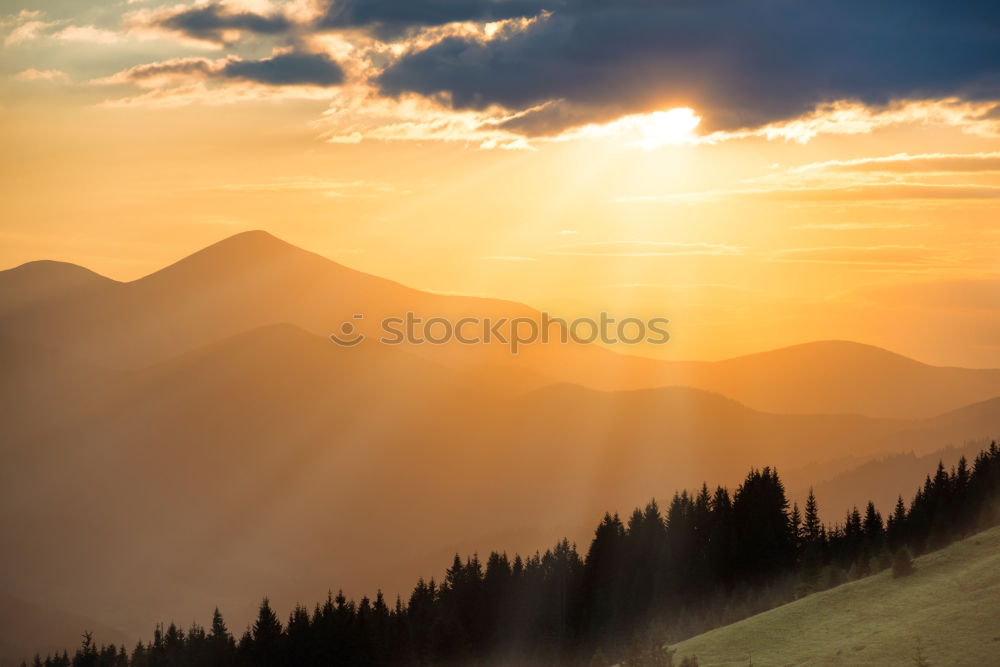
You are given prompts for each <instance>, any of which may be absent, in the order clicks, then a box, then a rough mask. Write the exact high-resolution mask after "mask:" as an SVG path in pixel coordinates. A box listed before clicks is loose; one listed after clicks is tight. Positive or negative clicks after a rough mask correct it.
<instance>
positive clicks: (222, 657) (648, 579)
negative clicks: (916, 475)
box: [25, 442, 1000, 667]
mask: <svg viewBox="0 0 1000 667" xmlns="http://www.w3.org/2000/svg"><path fill="white" fill-rule="evenodd" d="M997 523H1000V449H998V447H997V444H996V443H995V442H994V443H992V444H991V445H990V447H989V448H988V449H985V450H984V451H982V452H980V453H979V454H978V455H977V456H976V458H975V460H974V461H973V463H972V464H971V466H970V465H969V464H968V462H967V461H966V459H965V458H964V457H963V458H962V460H961V461H959V463H958V465H957V466H955V467H954V468H952V469H951V470H946V469H945V467H944V465H943V464H940V463H939V465H938V467H937V469H936V470H935V472H934V473H933V474H932V475H928V476H927V478H926V480H925V482H924V484H923V485H922V486H921V487H920V488H919V489H917V491H916V493H915V494H914V496H913V498H912V500H911V502H910V503H909V505H908V506H907V504H906V503H905V502H904V500H903V498H902V497H900V498H899V499H898V500H897V502H896V504H895V506H894V507H893V508H892V510H891V512H889V513H888V514H887V515H886V516H885V517H883V515H882V514H881V513H880V512H879V511H878V509H877V508H876V507H875V505H874V504H873V503H871V502H869V503H868V504H867V506H866V507H865V508H864V510H863V511H862V510H859V509H858V508H856V507H855V508H853V509H851V510H849V511H848V512H847V513H846V514H845V516H844V519H843V522H842V523H836V524H833V525H825V524H823V523H822V522H821V521H820V518H819V507H818V504H817V501H816V498H815V496H814V495H813V493H812V491H811V490H810V493H809V496H808V499H807V500H806V503H805V506H804V507H802V508H799V507H798V506H797V505H793V506H791V507H789V503H788V499H787V497H786V494H785V488H784V484H783V483H782V481H781V479H780V478H779V476H778V473H777V471H776V470H774V469H772V468H763V469H759V470H758V469H754V470H751V471H750V472H749V473H748V474H747V476H746V478H745V479H744V481H743V482H742V483H741V484H740V485H739V486H738V487H737V488H736V490H735V491H734V492H732V493H731V492H730V491H729V490H728V489H726V488H724V487H721V486H720V487H717V488H716V489H715V490H714V491H713V490H710V489H709V487H708V486H707V485H702V487H701V489H700V490H698V491H697V492H695V493H689V492H687V491H684V492H681V493H678V494H675V495H674V497H673V498H672V499H671V501H670V503H669V505H667V507H666V509H665V510H661V508H660V507H659V506H658V505H657V503H656V502H655V501H652V502H650V503H649V504H648V505H646V506H645V507H643V508H637V509H635V510H634V511H633V512H632V513H631V515H629V516H628V517H627V518H626V519H622V518H621V517H620V516H619V515H617V514H606V515H605V516H604V518H603V519H602V520H601V522H600V524H599V525H598V526H597V528H596V530H595V532H594V537H593V539H592V540H591V542H590V545H589V547H588V549H587V551H586V553H584V554H581V553H580V552H579V551H578V550H577V548H576V546H575V545H574V544H571V543H570V542H569V541H567V540H566V539H563V540H561V541H559V542H557V543H556V544H555V545H554V546H553V547H552V548H551V549H548V550H546V551H545V552H544V553H535V554H534V555H532V556H528V557H522V556H520V555H515V556H513V557H512V558H511V557H508V555H507V554H505V553H498V552H493V553H491V554H490V555H489V556H488V557H487V558H486V560H485V562H484V561H483V560H482V559H480V558H479V557H478V556H476V555H472V556H469V557H467V558H465V559H462V558H461V557H459V555H457V554H456V555H455V558H454V560H453V562H452V563H451V566H450V567H448V568H447V570H446V572H445V575H444V578H443V579H442V580H441V581H439V582H438V581H435V580H434V579H430V580H427V581H425V580H423V579H420V580H419V581H417V583H416V585H415V587H414V588H413V590H412V592H411V593H410V595H409V597H408V598H407V599H405V600H404V599H402V598H401V597H399V596H397V597H396V599H395V600H394V601H393V602H392V603H390V602H388V601H387V600H386V599H385V597H384V596H383V594H382V593H381V591H380V592H378V593H377V594H376V595H375V597H374V598H369V597H363V598H361V600H360V601H358V602H355V601H354V600H349V599H347V598H346V597H345V596H344V595H343V593H338V594H336V595H333V594H328V595H327V598H326V600H325V601H323V602H321V603H319V604H316V605H315V606H314V608H313V609H311V610H310V609H307V608H306V607H303V606H298V607H296V608H295V609H294V610H293V611H292V612H291V614H290V616H289V618H288V619H287V621H285V622H284V623H282V621H281V619H280V618H279V617H278V615H277V614H276V613H275V611H274V610H273V608H272V607H271V605H270V603H269V601H268V600H267V599H264V601H263V602H262V603H261V605H260V609H259V613H258V615H257V618H256V620H255V621H254V623H253V624H252V625H251V626H250V627H248V628H247V629H246V631H245V632H244V633H242V635H241V636H239V638H237V637H235V636H234V635H233V634H232V633H231V632H230V630H229V629H228V628H227V627H226V624H225V621H224V620H223V617H222V615H221V614H220V613H219V611H218V610H216V611H215V613H214V615H213V619H212V623H211V626H210V627H209V628H208V629H205V628H203V627H201V626H198V625H193V626H191V627H190V628H189V629H187V630H182V629H180V628H178V627H177V626H176V625H174V624H170V625H169V626H167V627H166V628H164V627H163V626H159V627H157V628H156V629H155V631H154V634H153V638H152V640H151V641H149V642H145V643H143V642H139V643H138V644H137V645H136V646H135V647H134V648H133V649H132V650H131V651H128V650H126V648H125V647H124V646H122V647H115V646H98V645H97V644H96V643H95V642H94V640H93V638H92V637H91V636H90V635H89V634H85V635H84V640H83V644H82V646H80V647H79V648H77V649H76V651H75V653H74V654H73V655H72V656H71V655H70V654H69V653H68V652H63V653H62V654H59V655H55V656H49V657H47V658H45V659H44V660H43V659H42V658H40V657H37V656H36V657H35V659H34V661H33V663H32V664H33V665H34V666H35V667H42V666H44V667H180V666H184V667H189V666H190V667H265V666H266V667H284V666H288V667H293V666H294V667H305V666H309V665H324V666H326V665H345V666H346V665H352V666H354V665H379V666H382V665H431V664H434V665H494V664H516V665H533V664H538V665H542V664H544V665H552V664H587V663H588V662H591V663H592V664H603V665H606V664H610V662H612V661H615V660H622V659H624V660H626V662H627V663H628V664H633V665H638V664H658V665H669V664H672V662H673V658H672V657H671V656H670V655H669V653H667V652H663V651H660V650H659V647H660V646H662V645H663V644H664V643H665V642H674V641H678V640H680V639H683V638H684V637H687V636H691V635H693V634H697V633H698V632H702V631H705V630H708V629H710V628H712V627H717V626H719V625H723V624H726V623H730V622H733V621H735V620H738V619H739V618H743V617H746V616H749V615H752V614H754V613H758V612H760V611H763V610H765V609H768V608H771V607H774V606H776V605H778V604H782V603H784V602H787V601H789V600H792V599H794V598H796V597H799V596H802V595H807V594H809V593H810V592H813V591H816V590H821V589H824V588H829V587H832V586H836V585H838V584H840V583H843V582H845V581H847V580H849V579H852V578H860V577H865V576H869V575H871V574H873V573H875V572H878V571H881V570H885V569H888V568H892V569H893V571H894V573H895V574H896V575H897V576H901V575H905V574H907V573H908V572H909V571H911V570H912V561H911V558H912V556H913V555H919V554H921V553H924V552H926V551H929V550H934V549H938V548H941V547H943V546H945V545H947V544H948V543H950V542H952V541H954V540H956V539H961V538H963V537H965V536H967V535H969V534H971V533H973V532H976V531H979V530H983V529H985V528H987V527H990V526H993V525H996V524H997ZM651 628H655V636H654V635H651V634H650V632H651ZM651 636H653V639H652V640H651V639H650V637H651ZM648 646H654V647H655V649H654V650H653V653H655V654H656V656H655V657H654V658H652V659H650V658H649V657H648V656H649V655H651V653H650V650H649V649H648V648H643V647H648ZM685 663H686V664H687V665H691V664H696V661H692V660H686V661H685ZM685 663H681V664H685ZM27 664H28V663H26V664H25V667H27Z"/></svg>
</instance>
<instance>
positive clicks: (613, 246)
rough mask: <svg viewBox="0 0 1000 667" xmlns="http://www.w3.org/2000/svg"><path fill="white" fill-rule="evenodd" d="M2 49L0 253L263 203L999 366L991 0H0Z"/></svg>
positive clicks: (705, 307) (223, 226)
mask: <svg viewBox="0 0 1000 667" xmlns="http://www.w3.org/2000/svg"><path fill="white" fill-rule="evenodd" d="M873 4H875V5H877V6H875V7H873V6H872V5H873ZM0 49H2V53H3V56H2V58H0V138H2V139H0V140H2V145H3V151H2V152H0V176H2V179H0V193H2V203H0V207H2V208H0V267H2V268H9V267H13V266H16V265H19V264H21V263H23V262H26V261H30V260H35V259H43V258H44V259H57V260H63V261H68V262H73V263H76V264H80V265H83V266H86V267H88V268H91V269H93V270H95V271H97V272H98V273H101V274H103V275H107V276H109V277H112V278H115V279H119V280H132V279H135V278H138V277H140V276H142V275H145V274H148V273H150V272H152V271H155V270H156V269H158V268H161V267H162V266H164V265H166V264H168V263H170V262H173V261H176V260H177V259H179V258H181V257H183V256H185V255H187V254H190V253H191V252H193V251H195V250H197V249H199V248H201V247H203V246H205V245H208V244H210V243H212V242H215V241H218V240H220V239H222V238H225V237H227V236H230V235H232V234H235V233H237V232H240V231H244V230H248V229H265V230H267V231H270V232H271V233H273V234H275V235H276V236H278V237H280V238H283V239H285V240H287V241H289V242H291V243H294V244H296V245H299V246H302V247H304V248H307V249H309V250H312V251H315V252H318V253H320V254H323V255H325V256H327V257H329V258H331V259H333V260H335V261H337V262H340V263H343V264H346V265H348V266H351V267H353V268H357V269H360V270H363V271H367V272H370V273H374V274H377V275H380V276H385V277H388V278H392V279H394V280H398V281H400V282H403V283H406V284H408V285H411V286H414V287H417V288H421V289H425V290H430V291H435V292H443V293H458V294H470V295H481V296H492V297H501V298H507V299H512V300H515V301H520V302H523V303H527V304H529V305H531V306H534V307H536V308H539V309H544V310H548V311H550V312H553V313H557V314H560V315H572V316H580V315H591V316H593V315H596V314H597V313H599V312H601V311H607V312H609V313H612V314H614V315H618V316H622V317H624V316H629V315H637V316H664V317H668V318H669V319H670V320H671V323H672V324H671V333H672V339H671V341H670V343H668V344H667V345H664V346H660V347H657V348H650V349H643V350H638V351H639V352H640V353H643V354H651V355H657V356H664V357H668V358H678V359H718V358H724V357H728V356H734V355H738V354H745V353H751V352H756V351H761V350H765V349H770V348H775V347H779V346H783V345H789V344H795V343H800V342H806V341H810V340H821V339H832V338H838V339H849V340H856V341H859V342H864V343H871V344H875V345H880V346H882V347H886V348H888V349H891V350H894V351H896V352H900V353H903V354H907V355H909V356H913V357H915V358H917V359H920V360H922V361H926V362H930V363H936V364H949V365H964V366H972V367H1000V269H998V268H997V267H998V259H1000V224H998V223H997V219H998V216H997V212H998V203H1000V6H998V5H997V4H996V3H993V2H978V1H969V2H963V3H946V2H943V1H942V0H905V1H904V0H887V1H886V2H882V3H864V2H860V1H858V0H836V1H834V0H816V1H813V2H802V1H794V0H769V1H767V2H762V1H759V0H754V1H751V0H714V1H712V2H705V1H698V2H695V1H693V0H670V1H667V0H618V1H616V2H610V1H604V0H408V2H405V3H404V2H393V1H391V0H335V1H334V2H332V3H331V2H328V1H326V0H291V1H287V2H279V1H277V0H228V1H225V2H221V1H217V0H209V1H204V0H202V1H197V2H194V3H190V2H186V3H185V2H182V3H176V4H175V3H162V2H160V1H158V0H128V1H108V2H93V1H90V0H45V1H37V2H17V1H11V0H2V1H0ZM631 351H636V350H631Z"/></svg>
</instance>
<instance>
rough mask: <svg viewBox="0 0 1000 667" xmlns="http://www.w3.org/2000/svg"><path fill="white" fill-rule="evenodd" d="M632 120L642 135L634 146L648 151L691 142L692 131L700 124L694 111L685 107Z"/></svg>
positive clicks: (656, 112)
mask: <svg viewBox="0 0 1000 667" xmlns="http://www.w3.org/2000/svg"><path fill="white" fill-rule="evenodd" d="M632 118H635V121H636V127H637V129H638V130H639V133H640V134H641V135H642V138H641V139H640V140H638V141H636V142H635V144H636V145H637V146H641V147H642V148H644V149H646V150H648V151H650V150H653V149H655V148H660V147H662V146H668V145H676V144H683V143H687V142H688V141H691V140H693V139H694V129H695V128H696V127H698V124H699V123H700V122H701V118H700V117H699V116H698V114H696V113H695V112H694V109H689V108H687V107H679V108H677V109H670V110H669V111H654V112H653V113H649V114H643V115H639V116H633V117H632Z"/></svg>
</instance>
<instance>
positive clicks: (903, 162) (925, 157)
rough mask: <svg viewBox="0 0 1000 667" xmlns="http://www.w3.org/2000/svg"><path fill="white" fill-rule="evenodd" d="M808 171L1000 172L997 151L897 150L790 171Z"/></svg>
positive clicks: (806, 166)
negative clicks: (914, 152) (936, 151)
mask: <svg viewBox="0 0 1000 667" xmlns="http://www.w3.org/2000/svg"><path fill="white" fill-rule="evenodd" d="M809 171H835V172H860V173H868V172H881V173H892V174H914V173H973V172H996V171H1000V153H997V152H988V153H925V154H920V155H908V154H906V153H899V154H897V155H889V156H885V157H870V158H858V159H855V160H830V161H827V162H814V163H812V164H807V165H803V166H801V167H796V168H795V169H793V170H792V172H800V173H801V172H809Z"/></svg>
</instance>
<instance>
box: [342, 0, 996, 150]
mask: <svg viewBox="0 0 1000 667" xmlns="http://www.w3.org/2000/svg"><path fill="white" fill-rule="evenodd" d="M397 5H398V7H397ZM338 8H339V9H338ZM536 8H537V9H538V12H540V11H541V10H542V9H545V10H550V11H551V12H552V14H551V16H549V17H548V18H544V19H541V20H539V21H537V22H536V23H534V24H533V25H532V26H531V27H529V28H528V29H527V30H525V31H523V32H518V33H514V34H510V35H507V36H505V38H503V39H496V40H492V41H489V42H486V43H483V42H480V41H475V40H466V39H459V38H451V39H446V40H444V41H442V42H439V43H437V44H435V45H433V46H431V47H429V48H427V49H425V50H423V51H419V52H416V53H413V54H411V55H408V56H406V57H404V58H402V59H401V60H400V61H398V62H396V63H395V64H393V65H392V66H390V67H389V68H388V69H387V70H386V71H385V72H384V73H383V74H382V75H381V76H379V77H378V79H377V83H378V85H379V86H380V88H381V89H382V91H383V92H384V93H386V94H389V95H398V94H400V93H406V92H413V93H418V94H422V95H428V96H431V95H442V94H444V95H445V96H446V97H447V98H448V99H450V100H451V104H452V105H453V106H454V107H456V108H484V107H487V106H489V105H493V104H496V105H500V106H503V107H505V108H508V109H512V110H521V111H523V110H527V109H529V108H532V107H537V106H540V105H545V106H543V107H542V108H540V109H538V110H537V111H534V112H530V113H526V114H523V115H522V116H520V117H518V118H517V119H516V120H514V121H511V123H510V125H509V127H510V129H515V130H516V131H519V132H522V133H525V134H549V133H552V132H555V131H558V130H561V129H564V128H565V127H569V126H573V125H577V124H580V123H581V122H586V121H602V120H608V119H610V118H613V117H616V116H619V115H622V114H624V113H635V112H642V111H649V110H653V109H662V108H668V107H672V106H691V107H693V108H695V109H697V110H698V112H699V113H700V114H702V116H703V117H704V122H703V128H705V129H710V130H711V129H737V128H745V127H758V126H760V125H763V124H766V123H768V122H773V121H778V120H783V119H787V118H791V117H795V116H798V115H800V114H802V113H804V112H807V111H810V110H812V109H813V108H815V106H816V105H817V104H821V103H823V102H830V101H835V100H840V99H851V100H858V101H862V102H864V103H867V104H871V105H881V104H885V103H888V102H890V101H892V100H895V99H904V98H912V99H929V98H940V97H945V96H952V95H955V96H959V97H962V98H965V99H970V100H985V99H990V100H992V99H997V98H1000V2H996V1H995V0H966V1H964V2H960V3H955V2H950V1H948V2H946V1H945V0H883V1H882V2H870V1H869V0H809V1H807V0H615V1H611V0H607V1H600V0H560V1H559V2H553V3H548V4H547V5H546V4H545V3H539V4H538V5H537V6H536ZM504 9H507V10H508V11H506V12H504V11H502V10H504ZM394 10H395V11H394ZM335 11H339V12H340V14H339V15H337V16H339V17H341V18H340V19H339V20H341V21H343V22H344V23H345V24H360V25H365V24H374V23H377V22H378V21H382V22H385V23H390V22H393V24H394V25H397V27H398V26H399V25H402V24H406V25H426V24H429V23H440V22H443V21H444V20H445V19H451V20H455V19H459V18H468V19H481V18H482V17H483V16H484V15H485V16H488V17H490V18H501V17H503V15H531V12H532V8H531V6H530V5H529V3H515V2H511V3H505V2H488V1H486V0H482V1H480V2H475V1H473V0H470V1H469V2H457V1H454V2H449V1H443V0H442V1H439V2H432V1H430V0H427V1H423V0H414V1H413V2H407V3H395V2H389V0H373V1H371V2H365V1H364V0H354V1H350V2H345V3H338V4H337V5H335V7H334V10H332V11H331V16H333V15H334V13H335ZM477 12H479V14H478V15H477ZM538 12H535V14H537V13H538ZM522 13H523V14H522ZM344 17H346V18H344ZM407 17H409V18H407ZM366 22H367V23H366Z"/></svg>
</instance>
